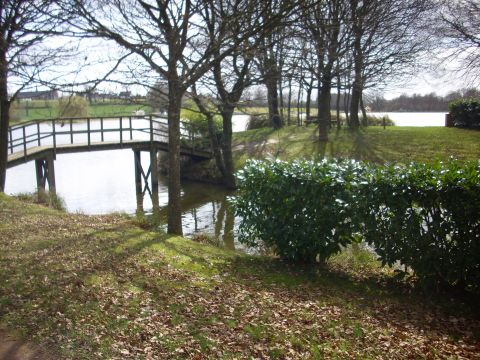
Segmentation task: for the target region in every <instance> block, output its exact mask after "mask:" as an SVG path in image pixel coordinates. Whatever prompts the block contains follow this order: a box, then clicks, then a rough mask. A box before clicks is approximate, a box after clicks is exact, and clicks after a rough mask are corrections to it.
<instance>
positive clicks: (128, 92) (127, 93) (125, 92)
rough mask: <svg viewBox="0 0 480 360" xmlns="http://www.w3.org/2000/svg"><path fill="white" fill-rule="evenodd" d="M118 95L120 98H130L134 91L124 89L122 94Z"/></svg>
mask: <svg viewBox="0 0 480 360" xmlns="http://www.w3.org/2000/svg"><path fill="white" fill-rule="evenodd" d="M118 97H119V98H120V99H130V98H131V97H132V92H131V91H122V92H120V94H118Z"/></svg>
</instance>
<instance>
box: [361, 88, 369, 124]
mask: <svg viewBox="0 0 480 360" xmlns="http://www.w3.org/2000/svg"><path fill="white" fill-rule="evenodd" d="M360 109H361V111H362V125H363V126H368V118H367V109H365V104H364V103H363V94H362V97H361V98H360Z"/></svg>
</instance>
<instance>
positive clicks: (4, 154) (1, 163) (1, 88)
mask: <svg viewBox="0 0 480 360" xmlns="http://www.w3.org/2000/svg"><path fill="white" fill-rule="evenodd" d="M9 110H10V101H9V100H8V90H7V62H6V60H5V56H3V57H1V58H0V192H4V191H5V181H6V177H7V159H8V125H9V122H10V115H9Z"/></svg>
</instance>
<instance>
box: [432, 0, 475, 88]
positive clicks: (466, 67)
mask: <svg viewBox="0 0 480 360" xmlns="http://www.w3.org/2000/svg"><path fill="white" fill-rule="evenodd" d="M439 12H440V18H441V19H442V25H441V26H440V29H439V35H440V36H441V38H442V40H444V46H445V47H447V48H449V49H452V50H451V55H450V56H449V58H452V57H453V58H455V59H458V60H459V61H460V64H461V71H460V72H461V74H462V75H463V76H464V77H465V78H467V79H468V81H469V83H470V85H476V84H477V85H478V84H479V83H480V1H479V0H455V1H453V0H443V1H442V4H441V6H440V7H439Z"/></svg>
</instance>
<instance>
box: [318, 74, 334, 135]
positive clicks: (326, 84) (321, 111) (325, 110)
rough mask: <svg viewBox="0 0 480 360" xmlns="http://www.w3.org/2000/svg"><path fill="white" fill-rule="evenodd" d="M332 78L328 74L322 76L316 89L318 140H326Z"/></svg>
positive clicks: (329, 116) (329, 117)
mask: <svg viewBox="0 0 480 360" xmlns="http://www.w3.org/2000/svg"><path fill="white" fill-rule="evenodd" d="M331 87H332V80H331V78H330V77H328V76H324V77H323V81H322V83H321V86H320V87H319V91H318V104H317V107H318V140H319V141H328V127H329V125H330V121H331V114H330V101H331V96H330V92H331Z"/></svg>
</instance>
